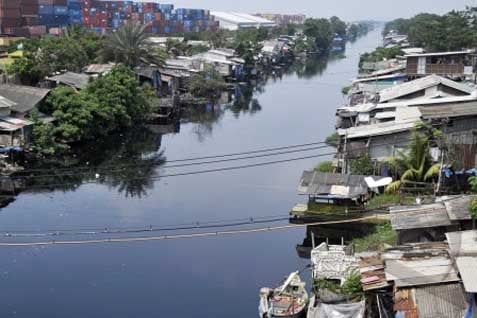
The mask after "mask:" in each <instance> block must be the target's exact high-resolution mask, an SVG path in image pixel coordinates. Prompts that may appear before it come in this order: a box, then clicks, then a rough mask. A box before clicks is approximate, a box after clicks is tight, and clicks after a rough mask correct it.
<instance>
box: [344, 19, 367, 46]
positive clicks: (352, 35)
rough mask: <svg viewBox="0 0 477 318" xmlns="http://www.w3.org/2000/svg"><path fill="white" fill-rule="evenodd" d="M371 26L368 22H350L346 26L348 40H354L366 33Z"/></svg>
mask: <svg viewBox="0 0 477 318" xmlns="http://www.w3.org/2000/svg"><path fill="white" fill-rule="evenodd" d="M370 29H371V27H370V24H369V23H366V22H359V23H352V24H351V25H350V26H349V27H348V32H347V38H348V40H350V41H355V40H356V39H358V38H359V37H361V36H363V35H366V34H367V33H368V32H369V31H370Z"/></svg>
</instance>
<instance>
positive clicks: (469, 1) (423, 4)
mask: <svg viewBox="0 0 477 318" xmlns="http://www.w3.org/2000/svg"><path fill="white" fill-rule="evenodd" d="M163 2H165V1H163ZM169 2H170V3H173V4H174V5H175V6H176V7H183V8H206V9H210V10H219V11H220V10H223V11H239V12H248V13H256V12H261V13H297V14H306V15H307V16H310V17H330V16H333V15H336V16H338V17H340V18H341V19H344V20H347V21H354V20H364V19H373V20H382V21H386V20H392V19H394V18H399V17H404V18H406V17H410V16H413V15H415V14H418V13H421V12H429V13H438V14H442V13H446V12H448V11H451V10H462V9H465V7H466V6H477V0H451V1H449V0H418V1H416V0H414V1H412V0H401V1H399V2H398V1H393V2H392V3H391V1H382V0H361V1H353V0H334V1H326V2H324V1H319V0H318V1H310V0H306V1H305V0H297V1H294V2H292V3H293V7H290V2H285V1H277V0H275V1H274V0H260V1H257V0H241V1H223V0H175V1H174V0H172V1H169Z"/></svg>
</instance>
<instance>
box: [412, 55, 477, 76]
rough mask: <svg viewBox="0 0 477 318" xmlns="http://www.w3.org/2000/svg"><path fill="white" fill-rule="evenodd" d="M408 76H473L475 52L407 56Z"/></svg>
mask: <svg viewBox="0 0 477 318" xmlns="http://www.w3.org/2000/svg"><path fill="white" fill-rule="evenodd" d="M405 57H406V60H407V62H406V63H407V64H406V65H407V67H406V74H407V75H408V76H409V77H410V78H418V77H422V76H427V75H430V74H436V75H441V76H448V77H452V78H465V77H470V76H472V75H473V73H474V71H475V67H476V55H475V51H474V50H467V51H456V52H437V53H423V54H411V55H406V56H405Z"/></svg>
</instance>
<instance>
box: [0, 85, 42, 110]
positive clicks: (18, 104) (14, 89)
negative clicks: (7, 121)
mask: <svg viewBox="0 0 477 318" xmlns="http://www.w3.org/2000/svg"><path fill="white" fill-rule="evenodd" d="M49 92H50V90H49V89H44V88H37V87H31V86H22V85H11V84H4V85H0V96H3V97H5V98H7V99H9V100H11V101H12V102H13V103H15V105H13V106H12V107H11V116H12V117H16V118H20V119H22V118H25V117H28V116H29V115H30V113H31V111H32V110H33V109H35V108H36V107H37V106H38V104H40V102H42V101H43V100H44V99H45V98H46V96H47V95H48V93H49Z"/></svg>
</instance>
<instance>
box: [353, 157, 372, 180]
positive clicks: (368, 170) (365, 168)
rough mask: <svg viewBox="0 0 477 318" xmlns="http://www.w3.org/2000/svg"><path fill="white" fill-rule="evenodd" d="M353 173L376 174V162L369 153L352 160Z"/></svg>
mask: <svg viewBox="0 0 477 318" xmlns="http://www.w3.org/2000/svg"><path fill="white" fill-rule="evenodd" d="M350 169H351V174H358V175H364V176H369V175H372V174H374V164H373V161H372V160H371V158H370V157H369V156H368V155H363V156H361V157H359V158H356V159H351V160H350Z"/></svg>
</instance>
